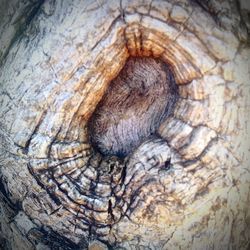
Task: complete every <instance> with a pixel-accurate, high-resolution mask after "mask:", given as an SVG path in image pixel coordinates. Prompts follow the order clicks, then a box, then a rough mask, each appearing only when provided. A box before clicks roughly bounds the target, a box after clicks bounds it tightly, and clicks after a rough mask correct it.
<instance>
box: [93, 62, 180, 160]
mask: <svg viewBox="0 0 250 250" xmlns="http://www.w3.org/2000/svg"><path fill="white" fill-rule="evenodd" d="M177 98H178V88H177V85H176V83H175V80H174V77H173V73H172V72H171V69H170V67H169V66H168V65H167V64H165V63H164V62H162V61H161V60H159V59H155V58H151V57H130V58H129V59H128V60H127V62H126V64H125V66H124V67H123V69H122V70H121V71H120V73H119V75H118V76H117V77H116V78H115V79H113V81H112V82H111V83H110V85H109V87H108V89H107V91H106V93H105V94H104V96H103V98H102V100H101V101H100V103H99V104H98V106H97V108H96V110H95V112H94V114H93V115H92V117H91V119H90V122H89V124H88V128H89V133H90V141H91V143H92V144H93V146H94V148H95V149H96V150H98V151H99V152H101V153H102V154H103V155H116V156H118V157H125V156H127V155H128V154H130V153H131V152H133V151H134V150H135V149H136V148H137V147H138V146H139V145H140V144H141V143H142V142H144V141H145V140H147V139H149V138H150V137H152V136H154V135H155V133H156V130H157V128H158V127H159V125H160V124H161V122H162V121H163V120H164V119H165V118H166V117H168V116H169V115H171V114H172V112H173V110H174V106H175V102H176V100H177Z"/></svg>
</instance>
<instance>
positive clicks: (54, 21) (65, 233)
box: [0, 0, 250, 249]
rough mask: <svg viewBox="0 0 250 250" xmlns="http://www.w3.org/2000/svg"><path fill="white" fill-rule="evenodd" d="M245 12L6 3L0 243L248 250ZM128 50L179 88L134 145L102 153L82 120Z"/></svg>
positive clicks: (0, 99)
mask: <svg viewBox="0 0 250 250" xmlns="http://www.w3.org/2000/svg"><path fill="white" fill-rule="evenodd" d="M249 11H250V7H249V6H248V5H247V3H245V2H244V1H238V0H232V1H226V0H225V1H216V0H214V1H200V0H192V1H191V0H190V1H188V0H185V1H179V2H178V3H177V2H176V1H160V0H157V1H156V0H155V1H131V2H130V1H122V0H121V1H104V0H103V1H101V0H100V1H77V0H74V1H62V0H61V1H59V0H58V1H54V0H48V1H44V0H39V1H35V2H34V1H23V2H22V1H16V0H12V1H7V0H4V1H3V3H2V7H1V8H0V15H1V16H2V19H1V20H0V31H1V36H0V67H1V70H0V83H1V89H0V103H1V108H0V116H1V120H0V138H1V144H0V163H1V164H0V178H1V179H0V180H1V182H0V191H1V192H0V232H1V234H0V248H1V249H249V247H250V231H249V228H250V210H249V205H250V161H249V151H250V137H249V134H250V133H249V117H250V109H249V104H250V101H249V100H250V88H249V80H250V62H249V61H250V47H249V44H250V43H249V41H250V40H249V38H250V35H249V34H250V20H249ZM134 56H136V57H152V58H157V60H158V59H159V60H161V61H163V62H164V63H166V64H167V65H168V66H169V68H170V69H171V71H172V72H173V75H174V78H175V82H176V84H177V85H178V96H179V98H178V100H177V101H176V103H175V107H174V111H173V112H172V113H171V115H169V116H167V117H165V119H164V121H161V124H160V126H159V128H157V131H156V132H155V135H154V136H152V137H150V138H147V139H145V140H144V141H143V142H142V143H140V145H139V146H138V147H137V148H136V149H135V150H132V151H133V152H132V153H131V154H129V155H127V156H126V157H125V158H121V157H119V156H117V155H111V156H104V155H103V154H101V153H100V152H98V150H97V149H95V148H94V147H93V146H92V144H91V141H90V139H89V137H90V133H89V121H90V120H91V118H92V117H93V115H94V114H95V110H96V108H97V106H98V104H99V103H100V101H101V100H102V98H104V97H105V93H108V92H107V89H108V87H109V85H110V83H111V81H112V80H113V79H115V78H116V77H117V75H119V72H121V70H122V68H123V66H124V65H125V63H126V61H127V59H128V58H129V57H134ZM112 98H113V97H111V99H112ZM138 109H140V107H139V108H138ZM107 117H108V111H107ZM149 124H150V121H149ZM142 125H143V124H142ZM96 131H98V128H97V129H96ZM128 131H129V130H128ZM96 133H97V132H96ZM128 133H129V132H128ZM119 140H120V139H119ZM118 143H119V141H118ZM114 151H115V150H114Z"/></svg>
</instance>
